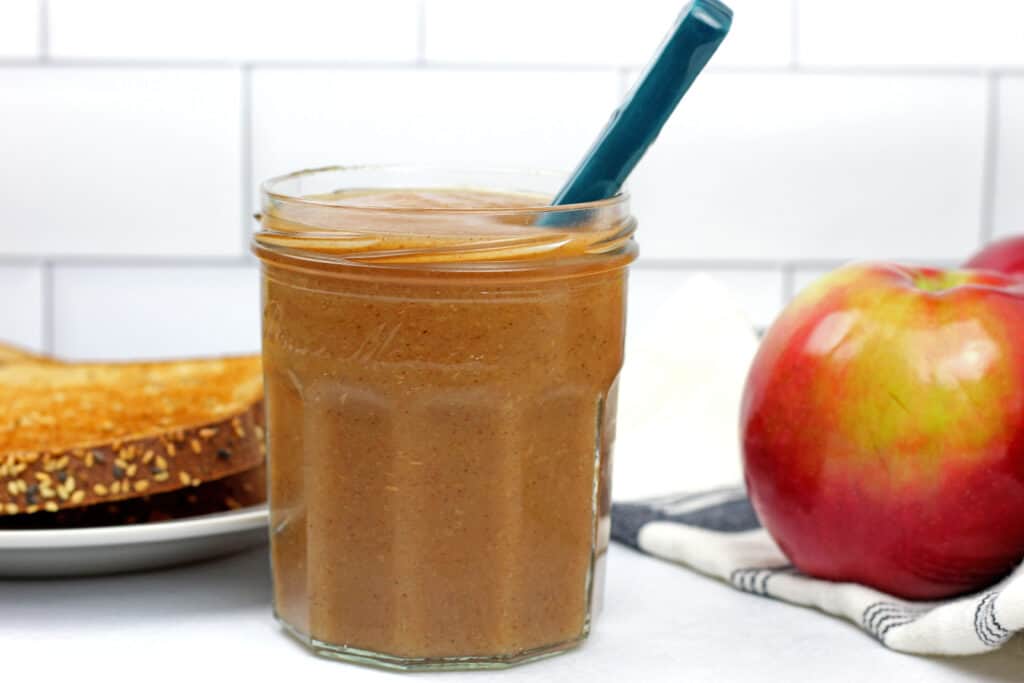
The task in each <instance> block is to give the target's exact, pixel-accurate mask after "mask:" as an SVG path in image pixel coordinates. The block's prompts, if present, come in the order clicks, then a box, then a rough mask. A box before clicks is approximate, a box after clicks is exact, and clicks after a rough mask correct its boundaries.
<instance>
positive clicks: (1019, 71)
mask: <svg viewBox="0 0 1024 683" xmlns="http://www.w3.org/2000/svg"><path fill="white" fill-rule="evenodd" d="M26 67H29V68H31V67H36V68H39V67H43V68H46V67H50V68H54V67H55V68H82V69H89V68H125V69H147V68H148V69H217V68H221V69H229V68H230V69H237V68H240V67H248V68H250V69H251V68H282V69H296V70H300V69H352V70H359V69H367V70H371V69H380V70H402V69H410V68H417V67H419V68H424V69H431V70H439V71H494V72H508V71H531V72H533V71H536V72H544V71H564V72H569V73H583V72H602V71H603V72H609V71H612V72H614V71H617V70H619V69H626V70H627V71H632V70H636V69H641V68H643V65H642V64H615V63H605V64H599V63H593V64H564V63H544V64H536V63H524V62H500V63H481V62H437V61H424V62H423V63H422V64H420V63H419V62H418V60H411V61H410V60H406V61H354V60H306V61H287V60H260V59H235V60H230V59H221V60H218V59H205V60H190V59H177V60H175V59H125V58H102V59H96V58H88V59H75V58H67V57H62V58H59V59H53V58H49V57H48V58H47V59H45V60H36V61H28V60H25V59H21V58H6V57H0V68H26ZM707 72H708V73H711V74H720V75H764V74H779V75H784V74H789V75H819V76H853V77H856V76H892V77H920V78H930V77H937V78H943V77H945V78H962V77H973V78H977V77H985V76H989V75H997V76H1024V66H1016V65H1012V66H1011V65H1004V66H966V65H964V66H901V65H891V66H864V65H849V66H815V65H806V64H801V65H796V66H794V65H792V64H783V65H771V66H755V65H735V66H709V67H708V69H707Z"/></svg>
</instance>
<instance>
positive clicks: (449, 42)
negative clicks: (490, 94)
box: [425, 0, 792, 66]
mask: <svg viewBox="0 0 1024 683" xmlns="http://www.w3.org/2000/svg"><path fill="white" fill-rule="evenodd" d="M684 4H685V3H681V2H678V0H644V2H634V3H631V4H629V5H628V8H627V5H625V4H624V3H622V2H620V1H619V0H559V1H558V2H550V1H549V0H519V1H518V2H514V3H509V2H506V3H494V2H479V0H426V5H425V8H426V9H425V11H426V17H425V18H426V56H427V60H428V61H436V62H447V63H451V62H455V63H483V64H495V63H505V64H604V65H609V64H611V65H616V64H626V65H640V64H645V63H646V62H647V61H648V60H649V59H650V58H651V56H652V55H653V54H654V52H655V50H656V49H657V47H658V45H659V44H660V43H661V39H662V38H663V37H664V35H665V34H666V33H667V32H668V30H669V29H670V28H671V27H672V24H673V22H674V21H675V19H676V17H677V16H678V15H679V12H680V11H681V10H682V8H683V6H684ZM729 4H730V5H731V6H732V8H733V10H735V20H734V22H733V28H732V30H731V32H730V35H729V36H728V37H727V38H726V40H725V42H724V43H723V44H722V48H721V50H720V51H719V53H718V54H716V55H715V57H714V59H713V61H712V64H714V65H716V66H722V65H737V64H744V65H756V66H766V65H779V64H786V63H788V62H789V61H790V58H791V43H792V37H791V36H792V34H791V25H792V21H791V11H792V10H791V7H792V0H733V2H730V3H729Z"/></svg>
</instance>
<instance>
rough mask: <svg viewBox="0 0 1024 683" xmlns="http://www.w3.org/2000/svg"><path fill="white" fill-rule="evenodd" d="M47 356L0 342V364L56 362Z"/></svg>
mask: <svg viewBox="0 0 1024 683" xmlns="http://www.w3.org/2000/svg"><path fill="white" fill-rule="evenodd" d="M56 362H58V361H55V360H54V359H52V358H50V357H49V356H43V355H40V354H37V353H33V352H32V351H27V350H25V349H23V348H21V347H19V346H14V345H13V344H6V343H4V342H0V365H7V364H8V363H56Z"/></svg>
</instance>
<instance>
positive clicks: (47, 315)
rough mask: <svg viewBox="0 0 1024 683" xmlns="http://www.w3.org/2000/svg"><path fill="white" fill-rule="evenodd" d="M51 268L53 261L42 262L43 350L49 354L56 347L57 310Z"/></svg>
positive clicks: (52, 268)
mask: <svg viewBox="0 0 1024 683" xmlns="http://www.w3.org/2000/svg"><path fill="white" fill-rule="evenodd" d="M53 270H54V263H53V262H52V261H44V262H43V272H42V278H43V281H42V288H43V292H42V294H43V301H42V305H43V311H42V313H43V329H42V337H43V340H42V341H43V351H45V352H46V353H49V354H53V353H54V352H55V350H56V349H55V347H56V336H57V335H56V331H57V320H56V316H57V312H56V301H55V295H54V286H53Z"/></svg>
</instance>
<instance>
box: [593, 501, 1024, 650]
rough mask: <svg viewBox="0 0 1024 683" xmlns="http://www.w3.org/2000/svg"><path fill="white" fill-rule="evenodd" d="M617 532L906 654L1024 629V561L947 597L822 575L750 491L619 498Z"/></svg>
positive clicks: (987, 641)
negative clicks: (998, 577)
mask: <svg viewBox="0 0 1024 683" xmlns="http://www.w3.org/2000/svg"><path fill="white" fill-rule="evenodd" d="M612 538H614V539H615V540H616V541H618V542H620V543H624V544H626V545H629V546H632V547H633V548H636V549H637V550H640V551H641V552H644V553H648V554H650V555H655V556H657V557H660V558H663V559H666V560H671V561H672V562H677V563H679V564H682V565H685V566H687V567H690V568H691V569H695V570H697V571H699V572H702V573H704V574H707V575H709V576H714V577H717V578H719V579H722V580H724V581H727V582H729V583H730V584H731V585H732V586H733V587H734V588H737V589H739V590H741V591H745V592H747V593H753V594H755V595H759V596H764V597H768V598H775V599H777V600H783V601H785V602H790V603H793V604H795V605H803V606H806V607H813V608H816V609H818V610H821V611H823V612H827V613H829V614H833V615H835V616H838V617H843V618H845V619H849V620H850V621H852V622H853V623H855V624H857V625H858V626H860V628H862V629H863V630H864V631H866V632H867V633H869V634H871V635H872V636H873V637H874V638H876V639H877V640H878V641H879V642H881V643H882V644H883V645H885V646H886V647H888V648H891V649H893V650H898V651H900V652H908V653H913V654H933V655H971V654H979V653H983V652H988V651H990V650H994V649H996V648H999V647H1000V646H1002V645H1003V644H1004V643H1006V641H1008V640H1009V639H1010V638H1011V637H1012V636H1013V634H1014V633H1015V632H1017V631H1024V565H1022V566H1021V567H1018V568H1017V570H1016V571H1015V572H1014V573H1013V574H1011V575H1010V576H1009V577H1007V578H1005V579H1003V580H1002V581H1000V582H999V583H998V584H996V585H994V586H991V587H990V588H988V589H986V590H983V591H981V592H979V593H977V594H975V595H970V596H967V597H961V598H955V599H951V600H945V601H939V602H908V601H906V600H900V599H898V598H894V597H892V596H890V595H886V594H884V593H880V592H878V591H876V590H873V589H871V588H867V587H865V586H862V585H859V584H853V583H834V582H830V581H822V580H819V579H813V578H810V577H808V576H806V575H804V574H801V573H800V572H798V571H797V570H796V569H794V568H793V567H792V565H790V564H789V562H788V561H787V560H786V558H785V556H784V555H783V554H782V552H781V551H780V550H779V548H778V546H777V545H776V544H775V542H774V541H773V540H772V539H771V537H770V536H769V535H768V533H767V532H766V531H765V530H764V529H762V528H761V525H760V523H759V522H758V521H757V516H756V515H755V514H754V510H753V508H752V507H751V506H750V502H749V501H748V500H747V497H746V494H745V492H744V491H743V489H741V488H729V489H718V490H714V491H709V492H706V493H698V494H690V495H673V496H663V497H660V498H652V499H648V500H643V501H635V502H629V503H616V504H615V505H614V506H613V509H612Z"/></svg>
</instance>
